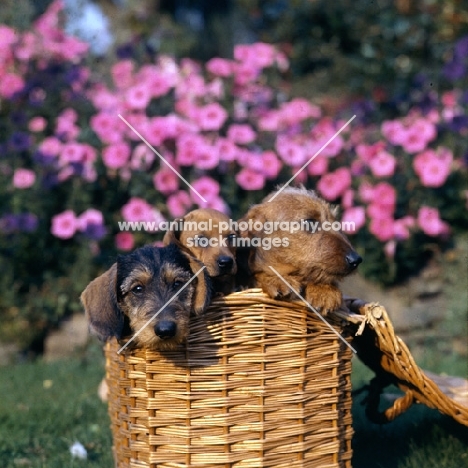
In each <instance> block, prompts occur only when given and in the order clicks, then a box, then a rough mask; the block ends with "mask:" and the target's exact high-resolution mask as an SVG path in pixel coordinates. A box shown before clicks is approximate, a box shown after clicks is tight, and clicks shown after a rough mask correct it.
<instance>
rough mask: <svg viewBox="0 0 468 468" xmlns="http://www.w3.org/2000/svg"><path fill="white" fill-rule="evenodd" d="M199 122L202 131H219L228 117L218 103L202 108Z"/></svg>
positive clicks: (199, 110) (198, 118)
mask: <svg viewBox="0 0 468 468" xmlns="http://www.w3.org/2000/svg"><path fill="white" fill-rule="evenodd" d="M197 114H198V115H197V121H198V124H199V125H200V128H201V129H202V130H219V129H220V128H221V127H222V126H223V124H224V122H225V121H226V119H227V117H228V113H227V112H226V110H225V109H224V108H223V107H221V106H220V105H219V104H218V103H217V102H213V103H211V104H207V105H206V106H204V107H200V108H199V109H198V112H197Z"/></svg>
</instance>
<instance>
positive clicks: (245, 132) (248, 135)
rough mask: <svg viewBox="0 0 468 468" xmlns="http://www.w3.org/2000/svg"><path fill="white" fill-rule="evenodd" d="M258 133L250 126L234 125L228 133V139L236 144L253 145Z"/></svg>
mask: <svg viewBox="0 0 468 468" xmlns="http://www.w3.org/2000/svg"><path fill="white" fill-rule="evenodd" d="M256 136H257V135H256V133H255V132H254V130H253V128H252V127H251V126H250V125H245V124H243V125H241V124H232V125H231V126H230V127H229V128H228V131H227V137H228V138H229V140H231V141H233V142H234V143H238V144H241V145H246V144H248V143H252V141H254V140H255V138H256Z"/></svg>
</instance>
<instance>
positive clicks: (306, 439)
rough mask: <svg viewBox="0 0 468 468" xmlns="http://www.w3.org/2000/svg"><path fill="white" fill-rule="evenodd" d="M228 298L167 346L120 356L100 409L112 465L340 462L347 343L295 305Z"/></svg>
mask: <svg viewBox="0 0 468 468" xmlns="http://www.w3.org/2000/svg"><path fill="white" fill-rule="evenodd" d="M230 298H231V296H228V297H227V298H225V299H223V300H220V301H217V302H215V303H214V304H213V306H212V307H210V308H209V310H208V311H207V312H206V313H205V314H204V316H203V317H200V318H196V319H194V320H193V322H192V323H191V332H190V336H189V339H188V340H187V343H186V344H185V345H184V346H182V347H181V348H180V349H179V350H177V351H173V352H151V351H145V350H138V349H136V350H131V351H129V352H127V353H126V354H125V356H123V359H124V360H125V366H126V368H125V369H123V368H120V369H119V373H120V377H119V381H118V382H115V383H117V385H118V386H119V387H120V394H119V395H117V394H116V392H115V391H113V392H112V397H114V398H115V397H117V398H118V399H119V403H118V404H116V403H115V402H113V403H112V404H111V405H110V407H109V410H110V412H111V420H112V423H113V431H114V443H115V445H116V451H117V457H118V460H119V467H120V468H127V467H134V466H135V467H136V466H148V467H150V468H156V467H158V468H160V467H176V466H177V467H181V468H185V467H187V468H188V467H202V466H213V467H236V468H243V467H256V468H260V467H265V468H267V467H271V468H273V467H274V468H277V467H288V468H295V467H297V468H303V467H311V468H312V467H321V468H322V467H324V468H338V467H339V468H346V467H348V468H349V467H350V466H351V464H350V463H351V462H350V460H351V437H352V427H351V395H350V392H351V384H350V372H351V363H350V357H351V356H350V354H351V353H350V351H349V348H348V347H347V346H346V345H345V344H344V343H343V342H342V341H341V340H340V339H339V338H338V337H337V336H336V335H335V334H334V333H332V332H331V331H330V330H329V329H328V327H326V326H325V325H324V324H323V322H321V321H320V320H318V319H317V318H316V317H315V316H314V315H313V314H311V313H309V311H307V309H305V308H304V307H302V306H298V305H297V304H295V305H293V304H288V305H287V306H285V304H284V303H278V302H276V301H271V300H269V299H267V298H266V297H265V296H264V295H262V294H259V293H258V292H257V293H256V294H254V295H252V294H244V295H243V296H242V297H239V296H236V295H234V297H233V298H232V300H230ZM109 349H110V347H109ZM107 355H108V357H109V359H110V360H112V352H111V353H107ZM119 358H120V357H119ZM140 360H142V361H144V366H143V364H142V363H140ZM109 368H110V373H112V371H113V369H114V368H115V364H110V363H109ZM114 372H115V371H114ZM143 376H144V377H143ZM143 380H145V382H144V383H143ZM140 381H141V382H140ZM143 408H144V409H145V410H146V416H145V411H143ZM117 415H118V416H117ZM145 418H146V419H145ZM116 419H120V420H119V421H116ZM145 444H146V446H145ZM139 463H142V464H141V465H140V464H139ZM144 463H146V464H147V465H144Z"/></svg>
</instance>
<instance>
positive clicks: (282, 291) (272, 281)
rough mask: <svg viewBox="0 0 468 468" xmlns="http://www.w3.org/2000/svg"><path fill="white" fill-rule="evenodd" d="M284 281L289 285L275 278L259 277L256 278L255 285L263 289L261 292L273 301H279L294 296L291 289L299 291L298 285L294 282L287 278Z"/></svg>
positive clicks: (268, 276)
mask: <svg viewBox="0 0 468 468" xmlns="http://www.w3.org/2000/svg"><path fill="white" fill-rule="evenodd" d="M285 280H286V281H287V282H288V283H289V285H288V284H286V283H285V282H284V281H283V280H282V279H281V278H278V277H277V276H270V275H259V276H258V277H257V283H258V285H259V286H260V287H261V288H262V289H263V291H264V292H266V293H267V294H268V295H269V296H270V297H272V298H273V299H279V300H281V299H291V298H294V297H295V296H296V295H295V294H294V292H293V291H292V289H291V287H293V288H294V289H295V290H296V291H300V284H299V283H298V282H297V281H296V280H294V279H292V278H289V277H286V278H285ZM290 286H291V287H290Z"/></svg>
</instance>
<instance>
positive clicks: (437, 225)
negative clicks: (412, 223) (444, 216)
mask: <svg viewBox="0 0 468 468" xmlns="http://www.w3.org/2000/svg"><path fill="white" fill-rule="evenodd" d="M418 225H419V227H420V228H421V229H422V231H423V232H424V233H425V234H427V235H428V236H433V237H435V236H440V235H445V234H448V233H449V232H450V228H449V226H448V224H447V223H445V222H444V221H442V220H441V219H440V216H439V210H438V209H437V208H431V207H429V206H422V207H421V208H420V209H419V211H418Z"/></svg>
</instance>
